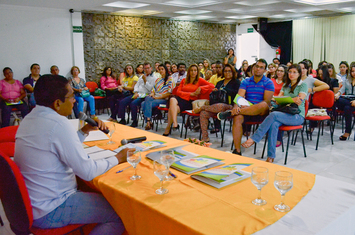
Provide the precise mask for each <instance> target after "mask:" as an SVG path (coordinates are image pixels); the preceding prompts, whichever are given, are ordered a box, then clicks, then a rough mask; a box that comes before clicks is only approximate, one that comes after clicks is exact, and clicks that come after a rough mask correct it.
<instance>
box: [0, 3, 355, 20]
mask: <svg viewBox="0 0 355 235" xmlns="http://www.w3.org/2000/svg"><path fill="white" fill-rule="evenodd" d="M0 4H7V5H20V6H33V7H48V8H57V9H67V10H69V9H74V10H75V11H84V12H105V13H112V14H118V15H130V16H151V17H159V18H170V19H179V20H198V21H207V22H218V23H250V22H257V19H258V18H260V17H264V18H268V19H269V21H283V20H290V19H299V18H311V17H319V16H337V15H343V14H354V13H355V1H351V0H139V1H138V0H134V1H130V0H125V1H115V0H111V1H110V0H75V1H73V0H30V1H29V0H0Z"/></svg>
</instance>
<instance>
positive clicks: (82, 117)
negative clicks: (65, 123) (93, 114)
mask: <svg viewBox="0 0 355 235" xmlns="http://www.w3.org/2000/svg"><path fill="white" fill-rule="evenodd" d="M79 120H83V121H85V122H87V123H88V124H89V125H91V126H97V122H95V121H94V120H93V119H91V118H89V117H88V116H87V115H86V114H85V113H83V112H80V113H79ZM99 130H100V131H102V132H103V133H105V134H108V133H109V132H110V130H109V129H106V130H101V129H99Z"/></svg>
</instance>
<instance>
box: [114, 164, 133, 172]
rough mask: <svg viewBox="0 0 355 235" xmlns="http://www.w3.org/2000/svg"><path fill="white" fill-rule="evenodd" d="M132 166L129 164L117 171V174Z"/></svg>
mask: <svg viewBox="0 0 355 235" xmlns="http://www.w3.org/2000/svg"><path fill="white" fill-rule="evenodd" d="M130 167H132V166H127V167H126V168H123V169H122V170H119V171H117V172H116V174H117V173H121V172H122V171H124V170H127V169H128V168H130Z"/></svg>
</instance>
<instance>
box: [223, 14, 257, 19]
mask: <svg viewBox="0 0 355 235" xmlns="http://www.w3.org/2000/svg"><path fill="white" fill-rule="evenodd" d="M225 18H227V19H237V20H241V19H250V18H256V16H250V15H240V16H226V17H225Z"/></svg>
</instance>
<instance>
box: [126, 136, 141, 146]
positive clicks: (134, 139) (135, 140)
mask: <svg viewBox="0 0 355 235" xmlns="http://www.w3.org/2000/svg"><path fill="white" fill-rule="evenodd" d="M144 140H147V137H146V136H142V137H136V138H131V139H123V140H121V144H122V145H125V144H128V143H140V142H143V141H144Z"/></svg>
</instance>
